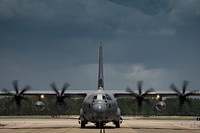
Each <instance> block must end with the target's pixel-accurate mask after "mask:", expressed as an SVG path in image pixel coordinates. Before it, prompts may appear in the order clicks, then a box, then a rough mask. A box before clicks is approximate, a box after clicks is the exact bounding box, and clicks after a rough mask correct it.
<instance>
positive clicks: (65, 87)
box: [61, 83, 69, 95]
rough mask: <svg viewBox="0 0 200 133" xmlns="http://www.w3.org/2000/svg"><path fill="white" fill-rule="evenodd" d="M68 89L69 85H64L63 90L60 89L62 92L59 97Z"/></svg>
mask: <svg viewBox="0 0 200 133" xmlns="http://www.w3.org/2000/svg"><path fill="white" fill-rule="evenodd" d="M68 87H69V84H68V83H65V84H64V86H63V88H62V92H61V95H63V94H64V93H65V90H66V89H67V88H68Z"/></svg>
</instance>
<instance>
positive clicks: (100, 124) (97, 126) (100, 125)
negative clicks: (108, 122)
mask: <svg viewBox="0 0 200 133" xmlns="http://www.w3.org/2000/svg"><path fill="white" fill-rule="evenodd" d="M103 126H104V123H103V122H97V123H96V128H103Z"/></svg>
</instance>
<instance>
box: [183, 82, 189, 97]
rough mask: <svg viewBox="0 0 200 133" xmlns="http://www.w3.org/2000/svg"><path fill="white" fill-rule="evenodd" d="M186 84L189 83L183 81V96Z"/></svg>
mask: <svg viewBox="0 0 200 133" xmlns="http://www.w3.org/2000/svg"><path fill="white" fill-rule="evenodd" d="M188 83H189V81H187V80H184V81H183V94H185V91H186V88H187V85H188Z"/></svg>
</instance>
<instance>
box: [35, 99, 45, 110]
mask: <svg viewBox="0 0 200 133" xmlns="http://www.w3.org/2000/svg"><path fill="white" fill-rule="evenodd" d="M35 109H36V110H37V111H43V110H44V109H45V105H44V103H43V102H42V101H37V102H35Z"/></svg>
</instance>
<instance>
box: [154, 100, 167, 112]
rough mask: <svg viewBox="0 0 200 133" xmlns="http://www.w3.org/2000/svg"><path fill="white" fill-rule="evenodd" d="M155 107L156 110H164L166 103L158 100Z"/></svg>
mask: <svg viewBox="0 0 200 133" xmlns="http://www.w3.org/2000/svg"><path fill="white" fill-rule="evenodd" d="M156 109H157V110H158V111H163V110H165V109H166V103H165V102H163V101H160V102H158V103H156Z"/></svg>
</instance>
